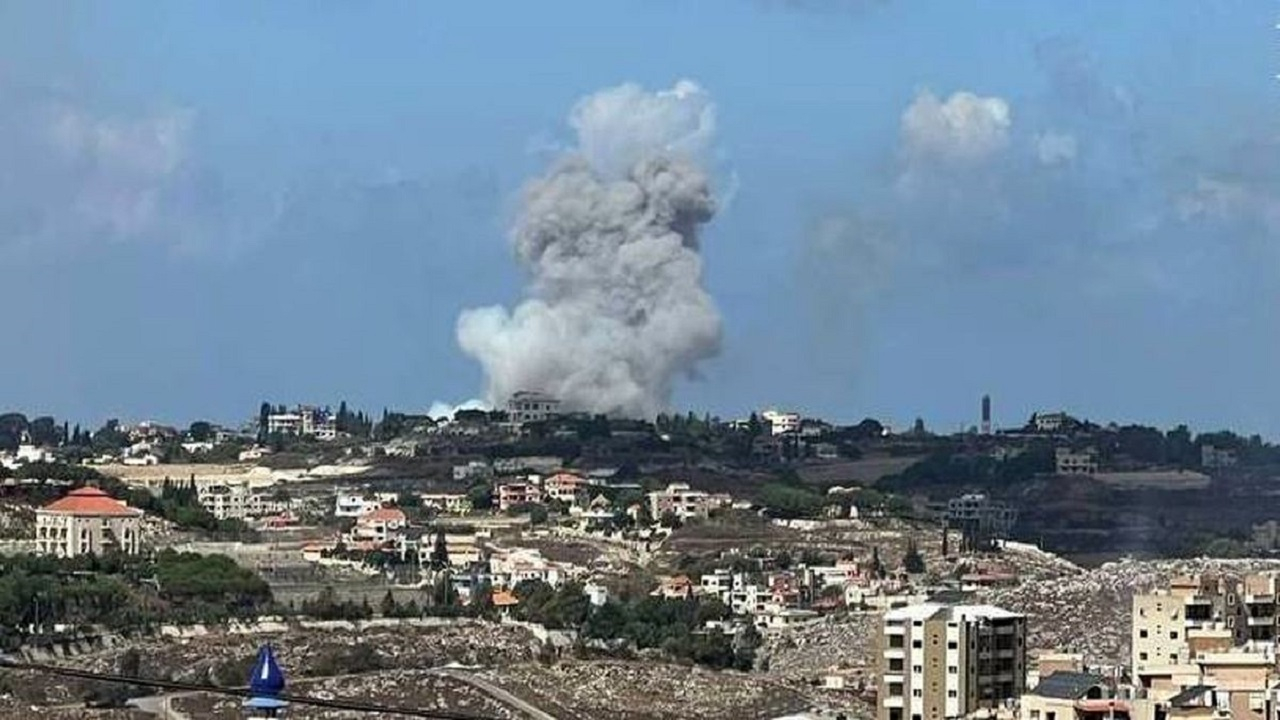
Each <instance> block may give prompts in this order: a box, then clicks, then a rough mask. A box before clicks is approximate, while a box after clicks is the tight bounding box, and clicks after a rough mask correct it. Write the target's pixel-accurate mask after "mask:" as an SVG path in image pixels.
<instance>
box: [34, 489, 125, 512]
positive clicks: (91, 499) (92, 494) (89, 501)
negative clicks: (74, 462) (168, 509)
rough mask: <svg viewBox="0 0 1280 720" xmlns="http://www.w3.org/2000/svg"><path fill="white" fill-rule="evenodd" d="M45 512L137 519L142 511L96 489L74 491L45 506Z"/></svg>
mask: <svg viewBox="0 0 1280 720" xmlns="http://www.w3.org/2000/svg"><path fill="white" fill-rule="evenodd" d="M43 509H44V510H45V512H53V513H60V514H63V515H92V516H95V517H136V516H138V515H141V514H142V511H141V510H137V509H135V508H131V507H129V506H128V505H125V504H124V503H122V502H120V501H119V500H116V499H115V498H113V497H111V496H110V495H108V494H106V493H105V492H103V491H102V490H100V489H98V488H96V487H82V488H78V489H76V490H72V491H71V492H69V493H67V494H66V495H65V496H64V497H62V498H61V499H59V500H55V501H53V502H51V503H49V504H48V505H45V506H44V508H43Z"/></svg>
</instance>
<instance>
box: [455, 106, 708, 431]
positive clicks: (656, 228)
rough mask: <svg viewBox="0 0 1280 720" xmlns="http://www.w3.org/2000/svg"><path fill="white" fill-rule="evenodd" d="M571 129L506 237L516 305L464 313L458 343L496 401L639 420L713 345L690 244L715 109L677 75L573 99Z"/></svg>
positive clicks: (702, 202) (695, 244)
mask: <svg viewBox="0 0 1280 720" xmlns="http://www.w3.org/2000/svg"><path fill="white" fill-rule="evenodd" d="M569 125H570V127H571V128H573V130H574V131H575V133H576V137H577V144H576V147H573V148H571V149H569V150H566V151H563V152H562V153H561V154H560V156H559V157H558V158H556V159H555V161H554V162H553V163H552V165H551V167H550V169H548V170H547V172H546V173H545V174H544V175H542V176H541V177H538V178H536V179H534V180H533V181H532V182H530V183H529V184H528V185H527V187H526V188H525V190H524V193H523V195H522V198H521V203H520V207H519V210H518V212H517V217H516V220H515V223H514V227H513V228H512V231H511V242H512V244H513V246H514V250H515V254H516V258H517V260H518V261H519V263H520V264H521V266H522V267H523V268H524V270H525V271H526V272H527V273H528V285H527V287H526V290H525V299H524V300H523V301H522V302H520V304H519V305H517V306H516V307H515V308H513V309H511V310H508V309H506V308H504V307H502V306H496V305H495V306H490V307H482V308H473V309H468V310H465V311H463V312H462V314H461V315H460V316H459V318H458V324H457V337H458V344H459V345H460V347H461V348H462V350H463V351H464V352H465V353H467V354H468V355H470V356H472V357H474V358H475V359H476V360H478V361H480V364H481V365H482V366H483V368H484V372H485V378H486V388H485V396H486V398H487V400H488V402H490V403H492V404H494V405H497V406H500V405H501V404H502V403H504V402H505V401H506V399H507V398H508V397H509V396H510V395H512V394H513V393H515V392H517V391H520V390H534V391H540V392H545V393H549V394H551V395H554V396H556V397H558V398H559V399H560V400H561V401H562V402H563V406H564V407H565V408H566V409H568V410H578V411H587V412H594V413H606V414H613V415H623V416H633V417H650V416H653V415H655V414H656V413H658V412H660V411H662V410H663V409H665V408H666V407H667V406H668V404H669V402H670V399H671V393H672V390H673V387H674V384H675V382H676V380H677V378H679V377H681V376H686V377H692V376H694V375H695V373H696V370H697V366H698V364H699V363H700V362H701V361H703V360H706V359H708V358H711V357H713V356H714V355H716V354H717V353H718V352H719V349H720V339H721V319H720V314H719V312H718V310H717V309H716V307H715V304H714V302H713V301H712V298H711V296H710V295H709V294H708V293H707V291H706V290H705V288H704V287H703V284H702V259H701V256H700V255H699V238H698V232H699V229H700V228H701V226H702V225H704V224H706V223H707V222H708V221H710V220H711V218H712V216H713V215H714V214H715V211H716V209H717V203H716V198H715V197H714V196H713V193H712V189H711V182H710V177H709V172H708V171H707V170H706V168H705V164H706V161H707V154H708V150H709V146H710V143H711V139H712V136H713V135H714V132H715V108H714V106H713V105H712V103H711V101H710V98H709V97H708V95H707V94H706V92H705V91H704V90H703V89H702V88H700V87H699V86H698V85H697V84H696V83H693V82H691V81H689V80H681V81H680V82H678V83H676V84H675V86H674V87H672V88H671V89H669V90H661V91H657V92H649V91H646V90H644V89H643V88H641V87H639V86H637V85H634V84H626V85H621V86H618V87H614V88H609V89H605V90H601V91H599V92H597V93H594V94H592V95H589V96H587V97H585V98H583V99H582V100H580V101H579V102H578V103H577V104H576V105H575V107H574V108H573V111H572V112H571V114H570V117H569Z"/></svg>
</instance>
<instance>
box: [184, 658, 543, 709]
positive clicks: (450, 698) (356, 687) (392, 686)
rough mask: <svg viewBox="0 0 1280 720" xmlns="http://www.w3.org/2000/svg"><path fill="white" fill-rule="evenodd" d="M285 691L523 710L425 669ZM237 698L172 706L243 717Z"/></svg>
mask: <svg viewBox="0 0 1280 720" xmlns="http://www.w3.org/2000/svg"><path fill="white" fill-rule="evenodd" d="M289 692H290V693H292V694H297V695H307V696H312V697H320V698H325V699H337V698H341V699H344V700H356V701H359V702H365V703H372V704H376V705H382V706H386V707H397V708H401V707H402V708H412V709H414V710H418V711H439V712H441V713H454V714H459V715H467V716H475V717H484V718H503V719H504V720H506V719H510V720H518V719H520V718H523V717H524V715H522V714H521V713H519V712H518V711H515V710H512V709H511V708H508V707H507V706H505V705H503V704H502V703H499V702H498V701H496V700H493V699H491V698H489V697H488V696H487V695H485V694H484V693H483V692H482V691H480V690H477V689H475V688H473V687H471V686H470V685H468V684H466V683H464V682H462V681H460V680H455V679H453V678H449V677H444V676H440V675H433V674H431V673H430V672H429V671H425V670H388V671H382V672H376V673H369V674H366V675H356V676H348V677H342V678H327V679H324V680H309V681H302V682H299V683H294V684H292V685H291V686H290V687H289ZM240 703H241V700H240V699H239V698H234V697H215V696H212V695H198V696H189V697H182V698H178V699H177V700H175V701H174V703H173V705H174V708H175V709H177V710H179V711H180V712H183V713H185V714H187V715H188V716H189V717H198V718H212V719H214V720H222V719H225V720H240V719H241V718H243V717H244V710H243V709H242V708H241V705H240ZM351 716H352V713H351V711H349V710H331V709H325V708H318V707H309V706H306V705H300V704H295V705H292V706H291V707H290V708H289V717H291V718H297V719H299V720H303V719H308V720H321V719H322V718H323V719H325V720H330V719H336V718H349V717H351Z"/></svg>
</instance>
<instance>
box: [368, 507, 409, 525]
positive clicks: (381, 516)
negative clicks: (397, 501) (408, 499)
mask: <svg viewBox="0 0 1280 720" xmlns="http://www.w3.org/2000/svg"><path fill="white" fill-rule="evenodd" d="M406 520H407V518H406V517H405V514H404V511H403V510H401V509H400V508H378V509H377V510H371V511H369V512H367V513H365V514H364V515H361V516H360V522H362V523H368V522H405V521H406Z"/></svg>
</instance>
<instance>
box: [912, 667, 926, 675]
mask: <svg viewBox="0 0 1280 720" xmlns="http://www.w3.org/2000/svg"><path fill="white" fill-rule="evenodd" d="M911 672H913V673H915V674H917V675H919V674H920V673H922V672H924V666H922V665H912V666H911Z"/></svg>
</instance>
